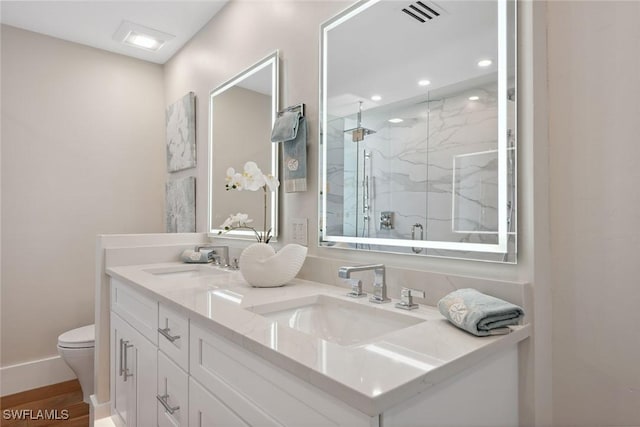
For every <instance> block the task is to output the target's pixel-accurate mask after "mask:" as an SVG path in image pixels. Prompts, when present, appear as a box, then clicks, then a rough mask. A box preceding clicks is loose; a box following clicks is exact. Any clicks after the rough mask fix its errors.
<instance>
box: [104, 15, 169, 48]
mask: <svg viewBox="0 0 640 427" xmlns="http://www.w3.org/2000/svg"><path fill="white" fill-rule="evenodd" d="M174 37H175V36H173V35H171V34H167V33H163V32H162V31H158V30H154V29H153V28H148V27H145V26H143V25H140V24H135V23H133V22H129V21H122V23H121V24H120V26H119V27H118V29H117V30H116V32H115V33H114V34H113V39H114V40H116V41H118V42H121V43H124V44H126V45H128V46H133V47H137V48H140V49H145V50H150V51H152V52H155V51H157V50H159V49H160V48H161V47H162V46H163V45H164V44H165V43H166V42H168V41H169V40H171V39H173V38H174Z"/></svg>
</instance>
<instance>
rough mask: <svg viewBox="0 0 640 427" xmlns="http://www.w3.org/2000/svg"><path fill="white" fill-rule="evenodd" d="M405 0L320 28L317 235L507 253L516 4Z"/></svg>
mask: <svg viewBox="0 0 640 427" xmlns="http://www.w3.org/2000/svg"><path fill="white" fill-rule="evenodd" d="M423 6H424V7H427V8H428V9H429V10H430V12H429V11H428V10H427V9H424V7H423ZM418 7H419V8H420V10H424V11H426V13H427V14H430V15H432V16H433V18H432V19H431V20H428V19H427V18H425V17H424V16H423V15H422V14H420V13H418V12H416V11H415V10H414V8H411V7H410V6H407V5H406V4H404V3H399V2H397V1H365V2H360V3H357V4H355V5H354V6H352V7H351V8H349V9H347V10H346V11H345V12H343V13H342V14H340V15H338V16H337V17H335V18H333V19H332V20H330V21H328V22H327V23H325V24H324V25H323V27H322V67H321V68H322V71H321V72H322V79H321V108H320V121H321V124H322V125H321V145H320V148H321V153H320V154H321V155H320V157H321V182H322V186H321V189H322V191H321V194H320V209H321V212H320V218H321V220H320V236H321V237H320V241H321V244H322V245H325V246H329V247H338V248H343V249H345V248H347V249H356V250H374V251H385V252H398V253H406V254H412V255H417V256H441V257H458V258H468V259H477V260H484V261H495V262H507V263H514V262H516V252H517V251H516V249H517V242H516V230H517V224H516V221H517V210H516V209H517V180H516V177H517V171H516V165H517V142H516V135H517V129H516V70H515V45H516V43H515V17H516V14H515V13H516V12H515V4H514V2H510V1H503V0H500V1H487V2H464V1H449V2H445V1H442V2H439V3H438V4H435V3H431V2H427V3H425V2H422V5H418ZM404 9H407V10H408V11H409V12H413V14H414V15H417V16H421V17H423V18H424V20H425V22H420V21H419V20H417V19H415V18H414V17H413V16H411V15H410V14H408V13H407V12H406V11H405V10H404ZM436 14H437V15H436ZM382 26H384V27H385V28H389V30H388V31H384V32H383V31H380V28H381V27H382ZM398 46H402V47H401V48H398ZM353 52H358V54H357V55H352V54H351V53H353ZM481 61H485V62H481Z"/></svg>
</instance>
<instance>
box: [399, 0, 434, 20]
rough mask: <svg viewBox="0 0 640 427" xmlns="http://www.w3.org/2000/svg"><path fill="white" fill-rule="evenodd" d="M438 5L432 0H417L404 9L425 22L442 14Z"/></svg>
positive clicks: (411, 15) (408, 13)
mask: <svg viewBox="0 0 640 427" xmlns="http://www.w3.org/2000/svg"><path fill="white" fill-rule="evenodd" d="M439 9H440V8H438V7H437V6H436V5H434V4H433V3H431V2H426V3H425V2H422V1H417V2H415V3H412V4H410V5H409V6H407V7H405V8H404V9H402V11H403V12H404V13H406V14H407V15H409V16H410V17H412V18H414V19H416V20H417V21H420V22H422V23H425V22H427V21H430V20H432V19H434V18H437V17H438V16H440V15H441V12H439Z"/></svg>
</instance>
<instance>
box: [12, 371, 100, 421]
mask: <svg viewBox="0 0 640 427" xmlns="http://www.w3.org/2000/svg"><path fill="white" fill-rule="evenodd" d="M0 409H1V411H0V426H2V427H5V426H6V427H36V426H37V427H43V426H55V427H88V426H89V405H87V404H86V403H84V402H83V401H82V389H81V388H80V383H79V382H78V380H71V381H65V382H63V383H58V384H53V385H49V386H46V387H40V388H36V389H33V390H27V391H23V392H21V393H16V394H11V395H9V396H4V397H2V398H0Z"/></svg>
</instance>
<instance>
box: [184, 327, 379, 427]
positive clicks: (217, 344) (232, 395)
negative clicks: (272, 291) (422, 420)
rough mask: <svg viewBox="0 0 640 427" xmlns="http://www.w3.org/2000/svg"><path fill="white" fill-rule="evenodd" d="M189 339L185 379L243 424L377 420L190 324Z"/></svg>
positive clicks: (367, 425) (368, 423)
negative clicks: (193, 381) (200, 386)
mask: <svg viewBox="0 0 640 427" xmlns="http://www.w3.org/2000/svg"><path fill="white" fill-rule="evenodd" d="M190 337H191V339H190V347H191V348H190V360H189V368H190V374H191V376H192V377H193V378H194V379H195V380H197V381H198V382H199V383H200V384H202V385H203V386H204V388H206V389H207V390H208V392H209V393H211V395H212V396H213V397H215V399H217V401H219V402H220V403H222V404H223V406H224V407H225V408H228V409H230V410H231V411H233V412H234V413H235V414H237V415H238V416H239V417H241V418H242V420H243V421H244V422H245V423H246V424H247V425H251V426H292V427H297V426H318V427H325V426H349V427H357V426H362V427H374V426H378V417H377V416H375V417H370V416H367V415H365V414H363V413H361V412H359V411H357V410H355V409H353V408H351V407H349V406H347V405H345V404H344V403H342V402H340V401H338V399H336V398H334V397H333V396H330V395H328V394H326V393H324V392H322V391H320V390H318V389H316V388H315V387H313V386H311V385H309V384H308V383H306V382H304V381H301V380H300V379H298V378H296V377H294V376H293V375H291V374H290V373H288V372H286V371H284V370H282V369H279V368H277V367H275V366H273V365H271V364H270V363H268V362H266V361H264V360H263V359H261V358H260V357H258V356H256V355H254V354H252V353H251V352H249V351H247V350H245V349H244V348H242V347H240V346H238V345H236V344H234V343H232V342H230V341H228V340H226V339H224V338H222V337H220V336H219V335H216V334H214V333H212V332H211V331H209V330H208V329H206V328H204V327H202V326H200V325H198V324H195V323H194V322H191V324H190ZM192 414H193V410H192ZM191 425H198V424H197V422H195V421H194V422H193V423H192V424H191ZM213 425H215V424H213Z"/></svg>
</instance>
